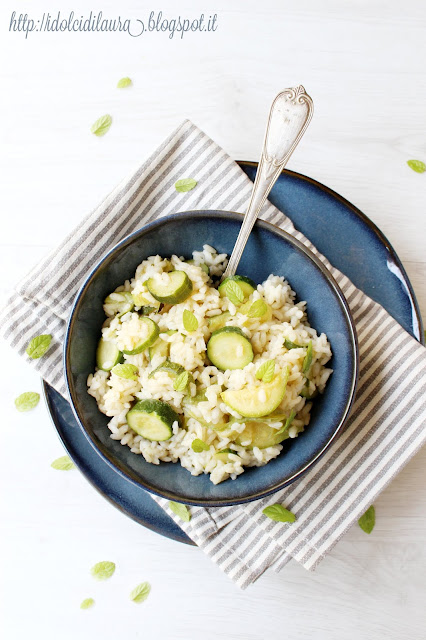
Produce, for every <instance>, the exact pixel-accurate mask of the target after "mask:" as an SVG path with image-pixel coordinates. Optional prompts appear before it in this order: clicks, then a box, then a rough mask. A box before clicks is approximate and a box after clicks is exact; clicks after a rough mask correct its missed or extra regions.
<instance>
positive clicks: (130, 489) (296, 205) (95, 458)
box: [45, 163, 423, 542]
mask: <svg viewBox="0 0 426 640" xmlns="http://www.w3.org/2000/svg"><path fill="white" fill-rule="evenodd" d="M255 168H256V165H254V164H250V163H244V164H243V169H244V170H245V171H246V173H247V174H248V175H249V177H250V178H253V176H254V173H255ZM270 199H271V200H272V201H273V202H274V204H276V205H277V206H278V207H279V208H280V209H281V210H283V211H285V213H287V215H289V217H291V218H292V220H293V221H294V223H295V225H296V227H297V228H299V229H300V230H301V231H303V232H304V233H305V235H307V236H308V237H309V238H310V239H311V240H312V242H313V243H314V244H315V245H316V246H317V247H318V248H319V249H320V250H321V251H322V252H323V253H324V254H325V255H326V256H327V257H328V258H329V259H330V261H331V262H332V263H333V264H335V265H336V266H337V267H339V268H340V269H341V270H342V271H344V272H345V273H346V274H347V275H348V276H349V277H350V278H351V279H352V281H353V282H354V283H355V284H357V285H358V286H359V287H361V288H363V289H364V291H366V292H367V293H368V294H369V295H370V296H371V297H373V298H375V299H376V300H378V301H379V302H381V304H383V306H385V307H386V308H387V309H388V311H389V312H390V313H391V314H392V315H393V316H394V317H395V318H396V319H397V320H398V321H399V322H400V323H401V324H402V325H403V326H404V327H405V328H406V329H407V331H409V332H410V333H411V334H412V335H414V336H415V337H417V338H420V339H421V338H422V335H423V333H422V326H421V319H420V314H419V311H418V307H417V302H416V300H415V296H414V293H413V291H412V288H411V284H410V282H409V281H408V278H407V276H406V274H405V271H404V269H403V267H402V265H401V263H400V261H399V259H398V257H397V256H396V254H395V252H394V251H393V249H392V247H391V246H390V245H389V243H388V242H387V240H386V239H385V238H384V237H383V236H382V234H381V233H380V232H379V231H378V230H377V228H376V227H375V226H374V225H373V224H372V223H371V222H370V221H369V220H368V219H367V218H366V217H365V216H363V214H362V213H361V212H359V211H358V210H357V209H356V208H355V207H353V205H351V204H350V203H348V202H347V201H345V200H344V199H343V198H341V197H340V196H339V195H337V194H335V193H334V192H332V191H330V190H329V189H327V188H326V187H324V186H323V185H320V184H319V183H316V182H315V181H313V180H311V179H309V178H306V177H305V176H301V175H299V174H294V173H292V172H288V171H286V172H284V173H283V175H282V176H281V177H280V179H279V180H278V182H277V184H276V185H275V187H274V189H273V191H272V194H271V198H270ZM45 394H46V398H47V403H48V407H49V411H50V413H51V415H52V418H53V421H54V423H55V426H56V428H57V430H58V432H59V435H60V437H61V439H62V441H63V443H64V446H65V447H66V449H67V450H68V452H69V453H70V455H71V457H72V458H73V459H74V460H75V462H76V464H77V465H78V466H79V467H80V469H81V470H82V472H83V473H84V474H85V475H86V477H87V478H88V479H89V480H90V481H91V482H92V484H94V486H95V487H96V488H97V489H98V490H99V491H100V492H101V493H102V494H103V495H104V496H105V497H107V498H108V499H109V500H110V501H111V502H112V503H113V504H115V505H116V506H117V507H118V508H120V509H121V510H122V511H123V512H125V513H126V514H127V515H129V516H131V517H132V518H134V519H136V520H137V521H139V522H140V523H141V524H143V525H144V526H147V527H149V528H151V529H154V530H156V531H158V532H159V533H161V534H162V535H165V536H167V537H170V538H173V539H176V540H180V541H182V542H190V541H189V540H188V538H187V537H186V536H185V535H184V534H183V533H182V531H181V530H180V528H179V527H177V526H176V525H175V524H174V523H173V521H172V520H171V519H170V518H168V517H167V516H166V515H165V514H164V512H163V510H162V509H161V508H159V507H158V506H157V505H156V503H155V502H154V501H153V500H152V498H151V497H150V496H149V495H148V494H147V493H145V491H144V490H143V489H142V488H140V487H138V486H136V485H135V484H134V483H132V482H131V481H129V480H127V479H126V478H124V477H123V476H122V475H120V474H119V473H118V472H117V471H115V470H114V469H113V468H112V467H110V466H109V465H108V464H107V463H106V462H105V461H104V460H103V459H102V458H101V457H100V456H99V455H98V453H97V452H96V451H95V450H94V449H92V447H91V446H90V445H88V442H87V440H86V438H85V436H84V435H83V433H82V432H81V430H80V428H79V427H78V425H77V423H76V421H75V419H74V417H73V414H72V411H71V408H70V406H69V404H68V403H67V402H66V401H65V400H63V398H61V396H59V394H57V393H56V392H55V391H54V390H53V389H51V388H50V387H49V386H48V385H45Z"/></svg>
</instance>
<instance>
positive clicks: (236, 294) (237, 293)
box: [225, 280, 244, 305]
mask: <svg viewBox="0 0 426 640" xmlns="http://www.w3.org/2000/svg"><path fill="white" fill-rule="evenodd" d="M225 295H226V297H227V298H228V300H229V301H230V302H232V304H235V305H238V304H240V303H241V302H242V301H243V300H244V292H243V290H242V289H241V287H240V285H239V284H238V282H235V280H229V281H228V282H227V283H226V285H225Z"/></svg>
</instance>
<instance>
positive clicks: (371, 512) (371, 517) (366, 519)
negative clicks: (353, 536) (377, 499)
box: [358, 505, 376, 533]
mask: <svg viewBox="0 0 426 640" xmlns="http://www.w3.org/2000/svg"><path fill="white" fill-rule="evenodd" d="M358 524H359V526H360V527H361V529H362V530H363V531H365V533H371V532H372V531H373V529H374V525H375V524H376V510H375V509H374V506H373V505H371V507H369V508H368V509H367V511H366V512H365V513H364V514H363V515H362V516H361V517H360V519H359V520H358Z"/></svg>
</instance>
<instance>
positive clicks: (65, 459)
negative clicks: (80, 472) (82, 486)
mask: <svg viewBox="0 0 426 640" xmlns="http://www.w3.org/2000/svg"><path fill="white" fill-rule="evenodd" d="M50 466H51V467H52V469H56V470H57V471H70V470H71V469H75V464H74V462H73V461H72V460H71V458H70V457H69V456H61V457H60V458H56V460H54V461H53V462H52V464H51V465H50Z"/></svg>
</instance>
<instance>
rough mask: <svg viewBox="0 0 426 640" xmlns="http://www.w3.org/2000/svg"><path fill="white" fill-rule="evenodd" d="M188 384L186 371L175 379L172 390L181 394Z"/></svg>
mask: <svg viewBox="0 0 426 640" xmlns="http://www.w3.org/2000/svg"><path fill="white" fill-rule="evenodd" d="M188 382H189V373H188V371H182V373H180V374H179V375H178V377H177V378H176V380H175V381H174V383H173V389H174V390H175V391H179V392H180V393H182V392H183V391H185V389H186V387H187V386H188Z"/></svg>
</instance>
